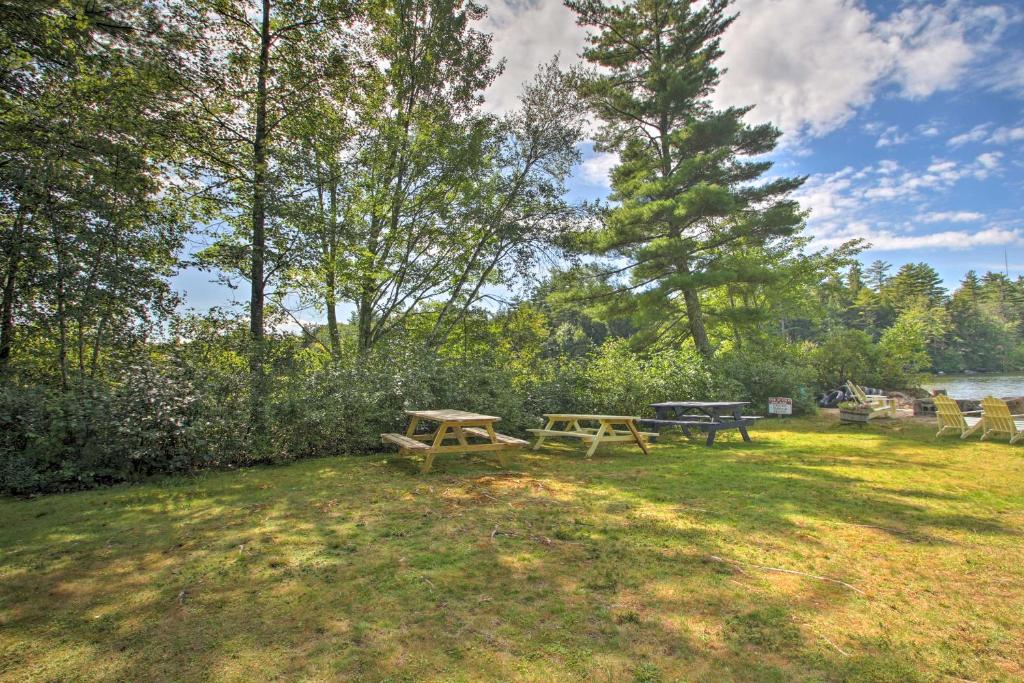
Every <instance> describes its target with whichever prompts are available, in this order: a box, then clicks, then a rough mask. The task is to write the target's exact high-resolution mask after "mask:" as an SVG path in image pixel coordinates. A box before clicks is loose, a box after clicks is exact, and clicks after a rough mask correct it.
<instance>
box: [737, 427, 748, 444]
mask: <svg viewBox="0 0 1024 683" xmlns="http://www.w3.org/2000/svg"><path fill="white" fill-rule="evenodd" d="M737 429H738V430H740V434H741V435H742V436H743V440H744V441H746V442H748V443H749V442H750V434H747V428H746V427H744V426H743V425H740V426H739V427H737Z"/></svg>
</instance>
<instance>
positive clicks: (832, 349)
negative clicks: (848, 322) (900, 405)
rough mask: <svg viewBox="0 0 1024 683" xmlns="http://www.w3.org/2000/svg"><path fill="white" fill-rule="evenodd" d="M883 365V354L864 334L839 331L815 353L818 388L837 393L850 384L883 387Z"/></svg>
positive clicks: (815, 350)
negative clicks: (836, 391)
mask: <svg viewBox="0 0 1024 683" xmlns="http://www.w3.org/2000/svg"><path fill="white" fill-rule="evenodd" d="M881 361H882V353H881V350H880V349H879V348H878V346H877V345H876V344H875V343H874V342H873V341H872V340H871V337H870V336H868V334H867V333H866V332H862V331H861V330H848V329H847V330H837V331H835V332H833V333H832V334H831V335H829V337H828V338H826V339H825V340H824V341H823V342H822V343H821V344H820V345H819V346H818V347H816V348H815V349H814V351H813V352H812V353H811V363H812V365H813V367H814V370H815V373H816V375H817V381H818V386H819V387H820V388H822V389H834V388H836V387H839V386H842V385H843V384H844V383H845V382H846V381H847V380H853V381H855V382H857V384H861V385H868V386H879V385H881V379H882V375H881V371H880V367H881Z"/></svg>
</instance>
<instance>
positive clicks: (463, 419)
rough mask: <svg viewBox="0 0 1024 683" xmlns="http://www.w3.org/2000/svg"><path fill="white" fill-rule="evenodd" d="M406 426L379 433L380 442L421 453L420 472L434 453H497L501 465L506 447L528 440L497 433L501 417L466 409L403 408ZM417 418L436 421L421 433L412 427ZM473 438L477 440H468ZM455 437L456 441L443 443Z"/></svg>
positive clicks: (403, 451)
mask: <svg viewBox="0 0 1024 683" xmlns="http://www.w3.org/2000/svg"><path fill="white" fill-rule="evenodd" d="M405 414H406V415H408V416H409V418H410V419H409V426H408V427H407V428H406V430H405V434H395V433H388V434H381V435H380V438H381V441H382V442H383V443H390V444H394V445H396V446H398V453H399V455H409V454H412V453H422V454H423V456H424V459H423V464H422V465H421V466H420V472H423V473H426V472H429V471H430V467H431V465H432V464H433V463H434V456H436V455H437V454H438V453H490V452H493V453H495V454H496V455H497V456H498V462H499V463H500V464H501V466H502V467H505V466H507V464H508V462H507V459H506V457H505V456H506V454H507V453H508V451H509V450H514V449H517V448H522V447H523V446H527V445H529V444H528V442H526V441H524V440H522V439H517V438H516V437H514V436H508V435H506V434H499V433H498V432H496V431H494V423H495V422H498V421H500V420H501V418H500V417H495V416H493V415H481V414H479V413H468V412H465V411H463V410H406V411H405ZM421 422H436V423H438V427H437V429H435V430H434V431H431V432H425V433H421V434H417V433H416V428H417V427H418V426H419V425H420V423H421ZM471 439H477V440H478V441H472V440H471ZM448 440H455V441H456V442H457V443H454V444H447V445H446V444H445V441H448Z"/></svg>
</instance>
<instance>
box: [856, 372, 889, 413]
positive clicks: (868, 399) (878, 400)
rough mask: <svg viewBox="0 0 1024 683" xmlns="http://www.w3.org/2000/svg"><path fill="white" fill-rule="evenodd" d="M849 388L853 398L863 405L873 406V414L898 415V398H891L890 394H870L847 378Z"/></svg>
mask: <svg viewBox="0 0 1024 683" xmlns="http://www.w3.org/2000/svg"><path fill="white" fill-rule="evenodd" d="M846 386H847V388H848V389H849V390H850V393H851V394H853V400H855V401H856V402H857V403H860V404H861V405H865V406H870V407H871V415H870V416H869V417H874V416H875V415H885V416H887V417H896V399H894V398H889V397H888V396H868V395H867V394H865V393H864V390H863V389H861V388H860V387H859V386H858V385H857V384H855V383H854V382H851V381H849V380H847V382H846Z"/></svg>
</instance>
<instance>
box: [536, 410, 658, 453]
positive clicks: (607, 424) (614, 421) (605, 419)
mask: <svg viewBox="0 0 1024 683" xmlns="http://www.w3.org/2000/svg"><path fill="white" fill-rule="evenodd" d="M544 417H546V418H547V419H548V423H547V425H546V426H545V427H544V429H527V430H526V431H528V432H532V433H534V434H536V435H537V437H538V438H537V443H536V444H534V446H533V450H537V449H538V448H540V446H541V444H543V443H544V439H545V438H547V437H549V436H560V437H570V438H574V439H580V440H581V441H583V442H584V443H587V442H589V443H590V448H589V449H588V450H587V455H586V457H588V458H589V457H590V456H592V455H593V454H594V451H596V450H597V447H598V446H599V445H600V444H602V443H626V442H628V443H635V444H636V445H637V446H639V447H640V450H642V451H643V452H644V453H646V454H649V453H650V450H649V449H648V448H647V441H646V440H645V437H648V436H657V434H652V433H649V432H641V431H640V430H639V429H637V426H636V421H637V418H635V417H633V416H631V415H584V414H574V413H544ZM580 422H597V423H598V425H599V426H598V427H596V428H595V427H583V426H581V425H580ZM559 424H562V425H564V426H563V427H562V429H558V428H557V427H558V425H559ZM617 427H624V429H618V428H617Z"/></svg>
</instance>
